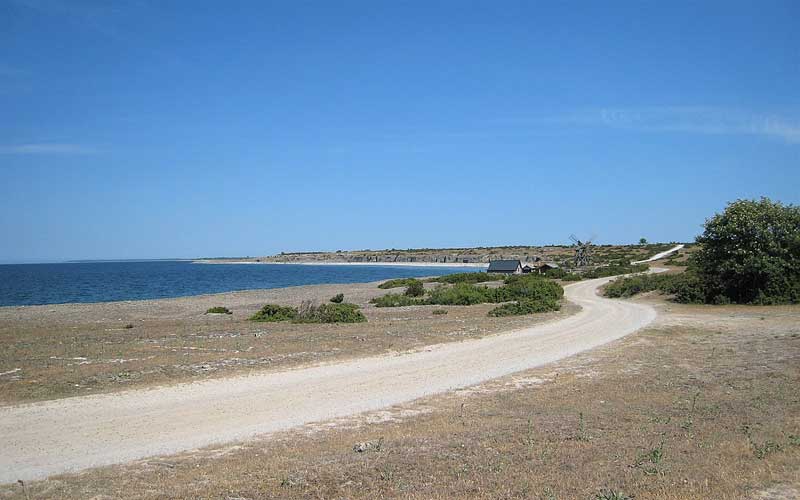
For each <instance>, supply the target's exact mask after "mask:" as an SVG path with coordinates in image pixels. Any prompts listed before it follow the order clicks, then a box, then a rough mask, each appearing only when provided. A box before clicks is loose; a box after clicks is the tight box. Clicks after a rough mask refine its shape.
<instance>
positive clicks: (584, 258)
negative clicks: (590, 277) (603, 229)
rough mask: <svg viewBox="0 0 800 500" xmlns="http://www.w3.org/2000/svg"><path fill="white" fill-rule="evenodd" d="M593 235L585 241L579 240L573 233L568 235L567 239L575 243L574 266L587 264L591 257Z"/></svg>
mask: <svg viewBox="0 0 800 500" xmlns="http://www.w3.org/2000/svg"><path fill="white" fill-rule="evenodd" d="M594 238H595V237H594V236H592V237H591V238H590V239H588V240H586V241H581V240H579V239H578V237H577V236H575V235H574V234H571V235H569V239H570V240H572V242H573V243H574V244H575V267H583V266H588V265H589V262H590V261H591V258H592V240H594Z"/></svg>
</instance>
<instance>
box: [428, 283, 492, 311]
mask: <svg viewBox="0 0 800 500" xmlns="http://www.w3.org/2000/svg"><path fill="white" fill-rule="evenodd" d="M488 291H489V289H488V288H486V287H477V286H475V285H470V284H469V283H456V284H455V285H453V286H444V285H440V286H438V287H436V288H434V289H433V290H431V293H430V296H429V297H428V299H427V300H426V302H427V303H428V304H439V305H443V306H470V305H473V304H481V303H483V302H493V301H492V300H489V294H488V293H487V292H488Z"/></svg>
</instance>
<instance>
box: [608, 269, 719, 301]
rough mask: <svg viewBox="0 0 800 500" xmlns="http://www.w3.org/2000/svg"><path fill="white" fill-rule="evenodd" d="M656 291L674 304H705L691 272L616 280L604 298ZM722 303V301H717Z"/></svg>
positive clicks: (628, 277)
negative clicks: (666, 296)
mask: <svg viewBox="0 0 800 500" xmlns="http://www.w3.org/2000/svg"><path fill="white" fill-rule="evenodd" d="M654 290H658V291H659V292H661V293H665V294H668V295H672V296H673V298H674V300H675V301H676V302H681V303H684V304H695V303H702V302H705V301H706V300H705V292H704V291H703V288H702V286H701V284H700V281H699V280H698V278H697V276H696V275H694V273H691V272H684V273H678V274H642V275H638V276H627V277H624V278H618V279H616V280H614V281H612V282H611V283H609V284H608V285H606V287H605V290H604V292H603V294H604V295H605V296H606V297H611V298H619V297H632V296H633V295H636V294H638V293H643V292H650V291H654ZM719 300H720V301H722V302H724V299H719Z"/></svg>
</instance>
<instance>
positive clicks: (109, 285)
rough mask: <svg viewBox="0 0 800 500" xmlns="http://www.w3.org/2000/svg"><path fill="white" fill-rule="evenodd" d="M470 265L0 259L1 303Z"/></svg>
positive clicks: (357, 277)
mask: <svg viewBox="0 0 800 500" xmlns="http://www.w3.org/2000/svg"><path fill="white" fill-rule="evenodd" d="M478 270H479V269H476V268H469V267H463V268H461V267H405V266H404V267H401V266H377V265H376V266H372V265H369V266H346V265H343V266H336V265H323V266H313V265H293V264H198V263H194V262H192V261H186V260H158V261H122V262H119V261H115V262H108V261H102V262H65V263H55V264H3V265H0V306H25V305H39V304H64V303H74V302H81V303H86V302H112V301H119V300H147V299H163V298H170V297H185V296H190V295H202V294H208V293H221V292H232V291H236V290H257V289H264V288H284V287H289V286H298V285H320V284H326V283H341V284H344V283H364V282H369V281H378V280H386V279H393V278H409V277H414V276H420V277H421V276H438V275H443V274H451V273H460V272H474V271H478Z"/></svg>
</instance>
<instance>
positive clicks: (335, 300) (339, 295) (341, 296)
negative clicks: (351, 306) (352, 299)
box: [331, 293, 344, 304]
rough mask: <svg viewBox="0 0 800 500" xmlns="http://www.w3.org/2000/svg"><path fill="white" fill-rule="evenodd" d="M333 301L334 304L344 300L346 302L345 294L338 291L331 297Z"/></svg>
mask: <svg viewBox="0 0 800 500" xmlns="http://www.w3.org/2000/svg"><path fill="white" fill-rule="evenodd" d="M331 302H333V303H334V304H341V303H342V302H344V294H343V293H337V294H336V295H334V296H333V297H331Z"/></svg>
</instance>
